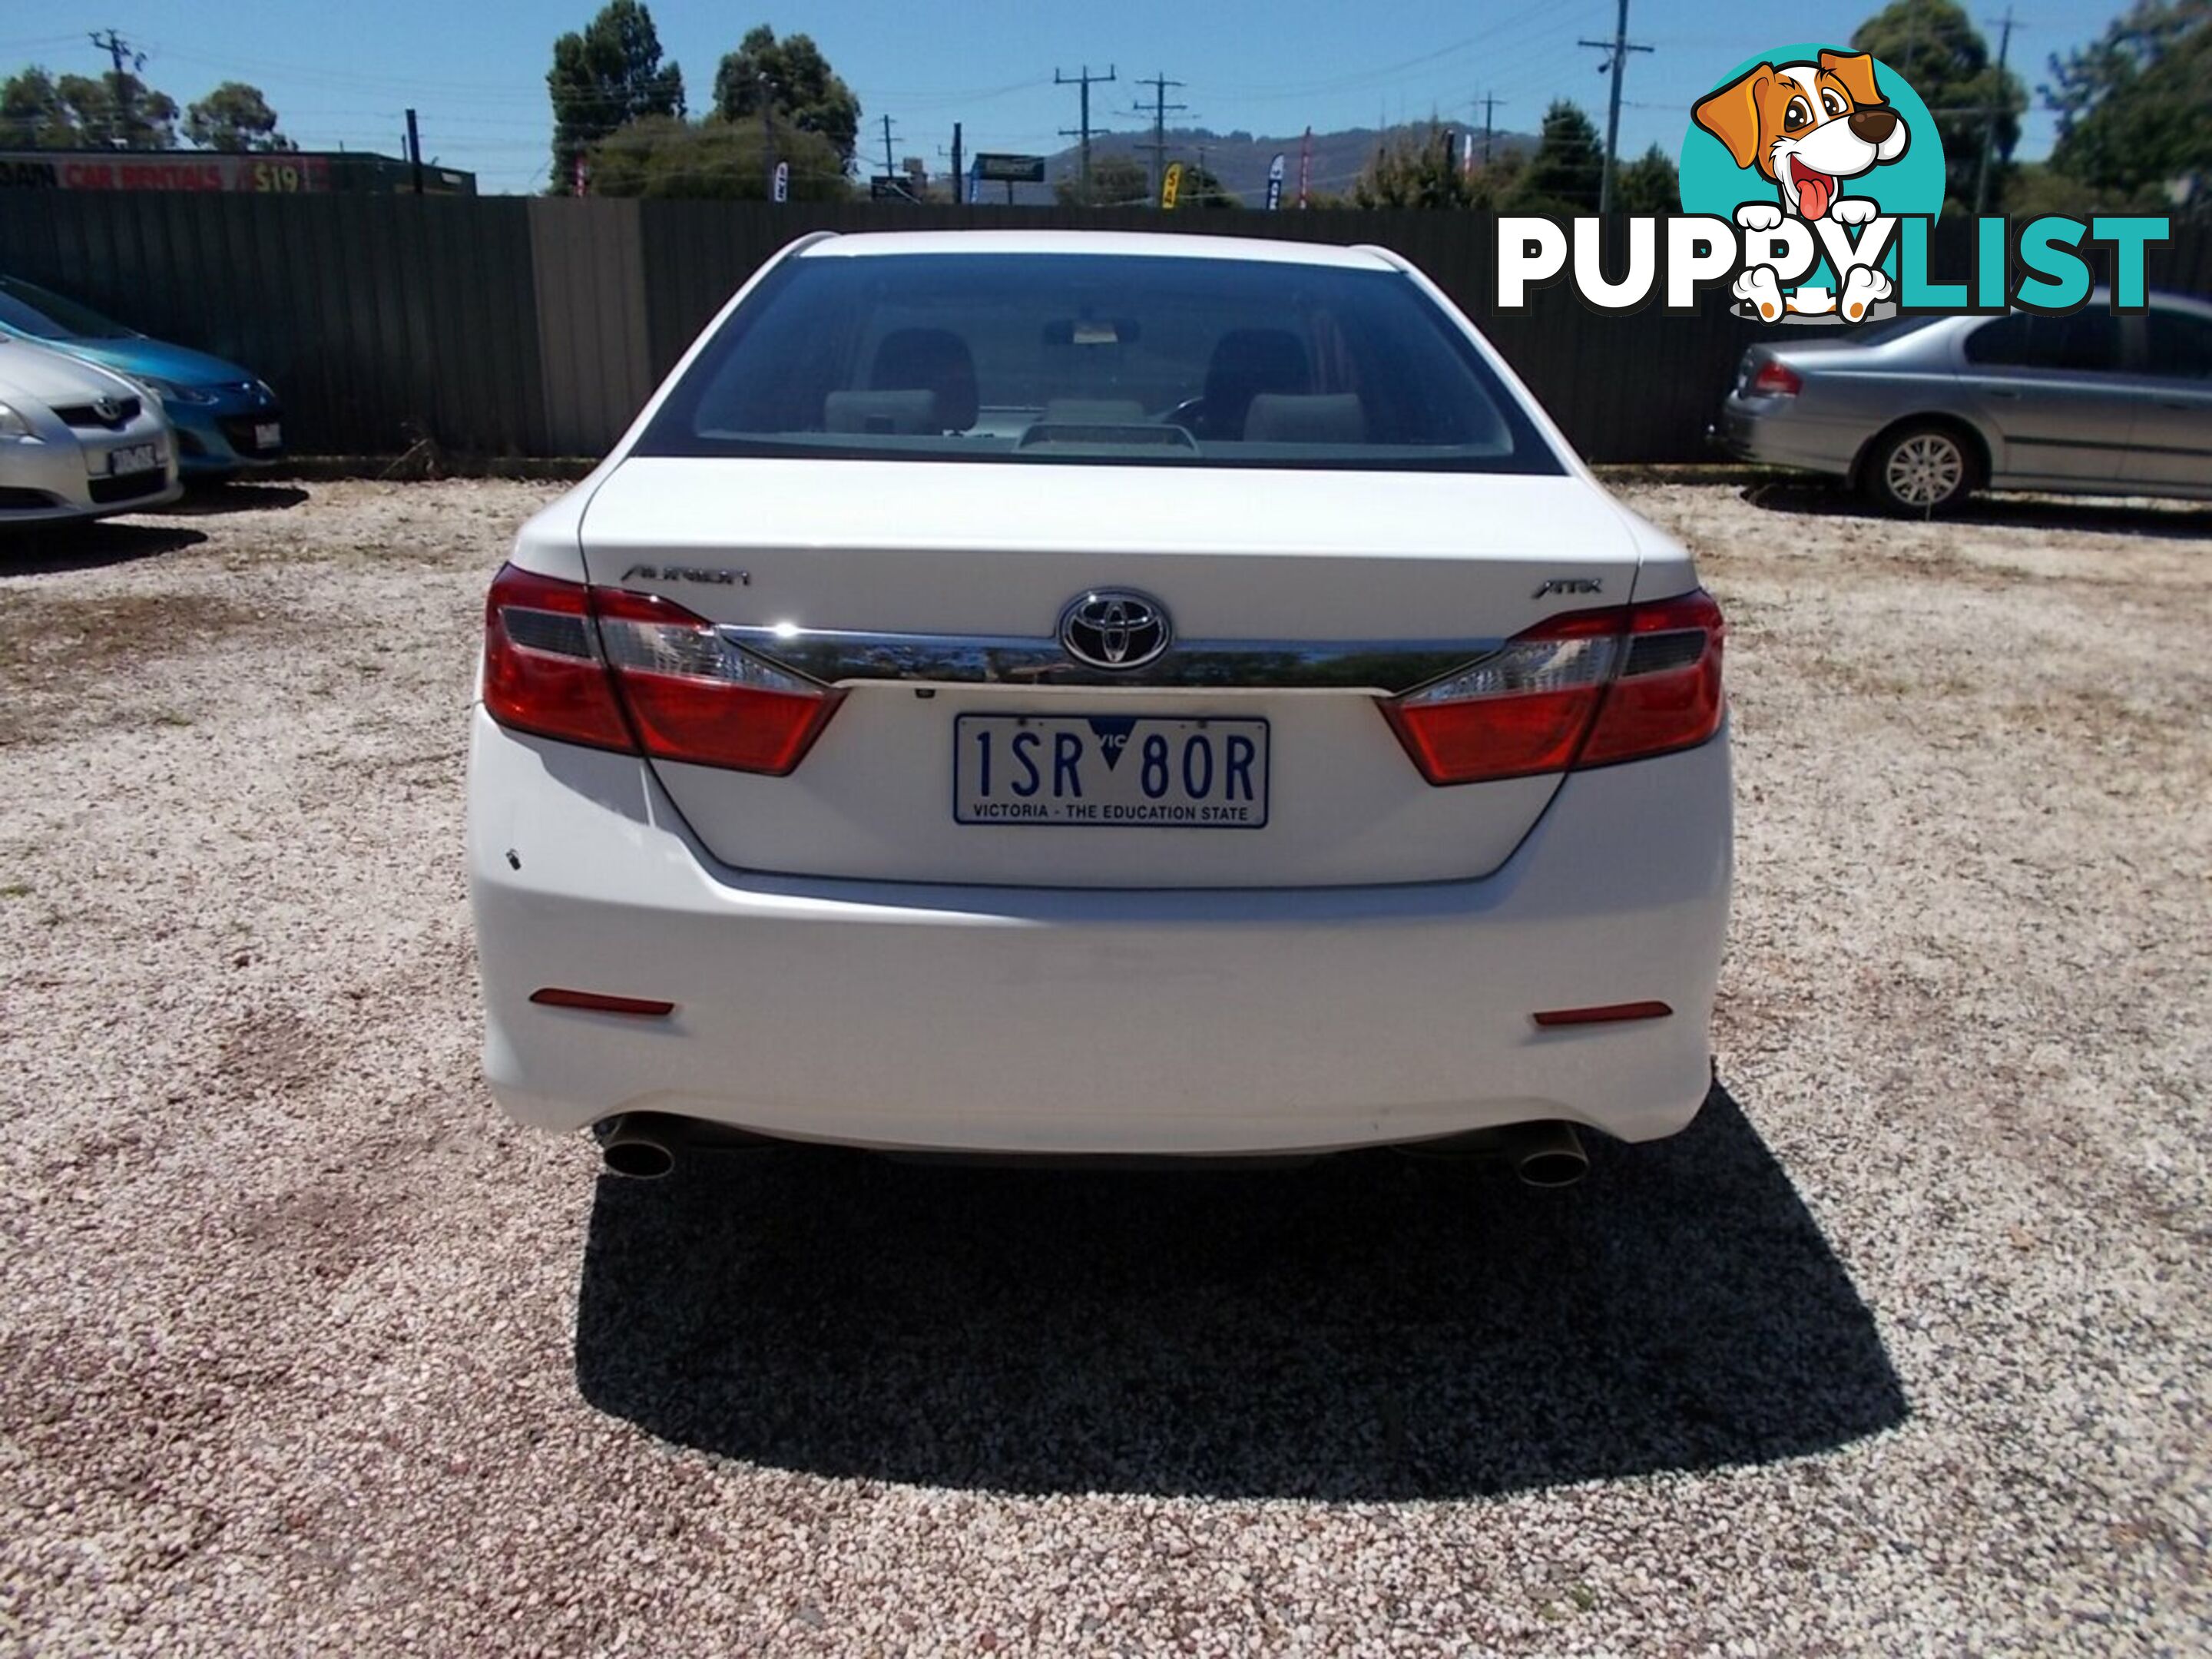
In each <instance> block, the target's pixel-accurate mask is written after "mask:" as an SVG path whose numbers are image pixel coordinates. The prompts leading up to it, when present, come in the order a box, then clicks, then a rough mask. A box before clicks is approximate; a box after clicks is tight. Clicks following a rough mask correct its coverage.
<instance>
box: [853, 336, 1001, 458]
mask: <svg viewBox="0 0 2212 1659" xmlns="http://www.w3.org/2000/svg"><path fill="white" fill-rule="evenodd" d="M868 384H869V386H872V387H873V388H874V389H875V390H876V391H878V392H935V393H936V394H937V423H938V428H939V430H940V431H945V432H965V431H966V430H967V429H968V428H969V427H971V426H973V425H975V416H976V412H977V398H976V393H975V356H974V354H973V353H971V352H970V351H969V349H968V343H967V342H966V341H965V340H963V339H962V338H961V337H959V336H958V335H957V334H955V333H954V332H953V331H951V329H949V328H902V329H899V330H897V331H896V332H894V333H890V334H886V335H884V342H883V343H882V344H881V345H879V346H878V347H877V348H876V364H875V368H874V369H873V371H872V373H871V374H869V376H868Z"/></svg>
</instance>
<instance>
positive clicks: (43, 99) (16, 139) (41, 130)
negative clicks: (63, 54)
mask: <svg viewBox="0 0 2212 1659" xmlns="http://www.w3.org/2000/svg"><path fill="white" fill-rule="evenodd" d="M86 142H87V141H86V138H85V135H84V131H83V129H82V127H81V126H80V125H78V121H77V118H76V111H74V110H72V109H71V108H70V106H68V105H67V104H66V103H64V102H63V101H62V94H61V88H59V87H58V86H56V85H55V84H54V77H53V76H51V75H49V74H48V73H47V72H46V70H42V69H40V68H38V67H36V66H35V65H34V66H33V67H31V68H27V69H24V70H18V71H17V72H16V73H15V74H14V75H11V76H9V77H8V80H7V82H5V84H0V146H4V147H5V148H7V149H82V148H84V145H85V143H86Z"/></svg>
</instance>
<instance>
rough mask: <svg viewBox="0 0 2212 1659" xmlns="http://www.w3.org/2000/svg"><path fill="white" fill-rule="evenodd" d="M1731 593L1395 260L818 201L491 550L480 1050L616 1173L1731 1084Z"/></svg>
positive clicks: (1623, 1123)
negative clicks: (1726, 644)
mask: <svg viewBox="0 0 2212 1659" xmlns="http://www.w3.org/2000/svg"><path fill="white" fill-rule="evenodd" d="M1721 646H1722V624H1721V617H1720V612H1719V610H1718V608H1717V606H1716V605H1714V603H1713V601H1712V600H1711V598H1709V597H1708V596H1707V595H1706V594H1705V592H1703V591H1702V590H1701V589H1700V588H1699V585H1698V578H1697V575H1696V573H1695V572H1694V570H1693V569H1692V566H1691V562H1690V558H1689V556H1688V555H1687V554H1686V552H1685V551H1684V550H1682V548H1681V547H1680V546H1679V545H1677V544H1675V543H1674V542H1673V541H1671V540H1670V539H1668V538H1667V537H1666V536H1665V535H1664V534H1662V533H1661V532H1659V531H1657V530H1656V529H1654V528H1653V527H1652V526H1650V525H1649V524H1647V523H1645V522H1644V520H1641V519H1638V517H1636V516H1635V515H1634V514H1633V513H1630V512H1628V511H1627V510H1626V508H1624V507H1621V506H1620V504H1619V503H1618V502H1616V501H1613V500H1612V499H1611V498H1610V497H1609V496H1608V495H1607V494H1606V492H1605V491H1604V490H1603V489H1601V487H1600V486H1599V485H1598V484H1597V483H1595V481H1594V480H1593V479H1592V478H1591V477H1589V473H1588V472H1587V471H1585V470H1584V469H1583V466H1582V465H1581V464H1580V462H1579V461H1578V460H1577V459H1576V458H1575V456H1574V455H1573V453H1571V450H1570V449H1569V447H1568V446H1567V444H1566V442H1565V440H1564V439H1563V438H1562V437H1561V436H1560V435H1559V432H1558V431H1557V430H1556V429H1555V428H1553V426H1552V424H1551V423H1550V422H1549V421H1547V419H1546V417H1545V416H1544V415H1543V413H1542V411H1541V410H1540V409H1538V407H1537V406H1536V404H1535V403H1534V400H1533V399H1532V398H1530V397H1529V395H1528V392H1527V391H1526V390H1525V389H1524V388H1523V387H1522V386H1521V385H1520V384H1519V382H1518V381H1517V380H1516V379H1515V378H1514V376H1513V374H1512V372H1511V371H1510V369H1509V368H1507V367H1506V366H1505V364H1504V362H1503V361H1502V360H1501V359H1500V358H1499V357H1498V355H1497V354H1496V353H1495V352H1494V351H1493V350H1492V349H1491V347H1490V346H1489V345H1488V344H1487V343H1486V342H1485V341H1484V340H1483V338H1482V337H1481V336H1480V334H1479V333H1478V332H1477V331H1475V330H1474V327H1473V326H1472V325H1470V324H1469V323H1468V321H1467V319H1465V318H1464V317H1463V316H1462V315H1461V314H1460V313H1458V312H1457V311H1456V310H1455V309H1454V308H1453V307H1452V306H1451V305H1450V303H1449V301H1447V300H1446V299H1445V298H1444V297H1443V295H1442V294H1441V293H1439V292H1438V291H1437V289H1436V288H1435V287H1434V286H1433V285H1432V284H1431V283H1429V282H1428V281H1427V280H1426V279H1425V277H1423V276H1421V274H1420V273H1419V271H1417V270H1413V268H1412V267H1411V266H1410V265H1408V264H1407V263H1406V262H1405V261H1404V260H1402V259H1401V258H1398V257H1397V256H1395V254H1392V253H1390V252H1386V251H1384V250H1381V249H1376V248H1354V249H1343V248H1335V247H1328V246H1312V245H1306V244H1292V243H1282V242H1267V241H1259V240H1245V239H1243V238H1234V239H1232V238H1228V237H1222V238H1213V237H1196V236H1164V235H1162V236H1153V235H1138V234H1092V233H1068V232H1038V233H1025V232H1024V233H1011V232H1010V233H997V232H968V233H948V234H903V235H866V236H848V237H836V236H829V235H823V236H817V237H810V238H807V239H805V240H801V241H799V242H798V243H795V244H793V246H791V247H789V248H788V249H787V250H785V252H783V253H781V255H779V256H778V257H777V258H775V259H773V260H771V261H770V262H769V264H768V265H767V266H765V267H764V268H763V270H761V271H760V272H759V273H758V274H757V276H754V278H753V279H752V280H751V281H750V283H748V284H747V285H746V286H745V288H744V289H743V290H742V291H740V292H739V294H738V295H737V297H736V298H735V299H733V300H732V301H731V302H730V304H729V306H728V307H726V309H725V310H724V311H723V312H722V313H721V314H720V316H719V317H717V318H716V319H714V322H713V323H712V324H711V325H709V326H708V329H707V330H706V331H705V332H704V333H703V334H702V336H701V337H700V338H699V340H698V342H697V343H696V344H695V345H694V346H693V347H692V348H691V349H690V353H689V354H688V355H687V356H685V357H684V361H683V362H681V363H679V364H678V367H677V368H676V370H675V372H674V373H673V374H671V376H670V377H669V379H668V381H667V383H666V384H665V385H664V386H662V387H661V388H660V390H659V392H657V393H656V394H655V395H654V397H653V399H652V400H651V402H650V403H648V404H647V406H646V409H645V410H644V412H643V413H642V414H641V416H639V417H638V420H637V422H636V423H635V425H634V426H633V427H632V428H631V429H630V430H629V433H628V434H627V435H625V436H624V437H623V440H622V441H621V442H620V443H619V444H618V445H617V447H616V448H615V450H614V453H612V454H611V455H610V456H609V457H608V458H607V459H606V460H605V463H604V464H602V465H600V466H599V468H598V469H597V470H596V471H594V472H593V473H592V475H591V477H589V478H587V479H586V480H585V481H584V482H583V483H580V484H579V485H578V486H577V487H576V488H575V489H574V490H572V491H571V492H569V494H568V495H566V496H564V497H563V498H562V500H561V501H558V502H556V503H555V504H554V505H553V506H551V507H548V508H547V509H546V510H545V511H544V512H543V513H539V514H538V516H537V517H536V518H534V519H532V520H531V521H530V522H529V523H528V524H527V525H526V526H524V528H523V530H522V532H521V533H520V537H519V538H518V540H517V542H516V544H515V548H514V551H513V557H512V559H511V560H510V561H509V562H508V563H507V566H506V568H503V569H502V570H501V572H500V573H499V574H498V576H497V578H496V579H495V580H494V582H493V584H492V587H491V592H490V597H489V605H488V607H487V611H486V616H485V630H484V651H483V671H482V677H481V684H480V693H481V696H480V702H479V704H478V706H477V709H476V711H475V715H474V736H473V747H472V751H471V763H470V775H469V831H468V842H469V865H470V873H471V898H472V901H473V904H474V908H475V914H476V922H477V946H478V957H479V961H480V963H481V966H482V973H483V995H484V1005H485V1012H486V1020H487V1027H488V1030H487V1041H486V1048H485V1069H486V1073H487V1075H488V1076H489V1079H490V1083H491V1087H492V1091H493V1093H494V1095H495V1097H496V1098H497V1099H498V1100H499V1102H500V1103H501V1104H502V1105H503V1106H504V1107H505V1108H506V1109H507V1110H508V1111H509V1112H510V1113H512V1114H513V1115H515V1116H516V1117H518V1118H520V1119H522V1120H523V1121H527V1122H530V1123H534V1124H538V1125H541V1126H543V1127H548V1128H552V1129H574V1128H580V1127H585V1126H587V1125H590V1126H597V1127H599V1130H600V1133H601V1136H602V1139H603V1140H604V1141H605V1146H606V1149H607V1152H608V1155H609V1163H610V1165H611V1167H613V1168H616V1169H617V1170H623V1171H625V1172H629V1173H654V1172H659V1170H665V1168H667V1167H668V1164H669V1161H670V1158H671V1155H672V1152H674V1150H675V1149H676V1148H677V1146H678V1144H679V1143H681V1142H684V1141H685V1140H689V1139H702V1138H715V1139H725V1140H727V1139H744V1138H748V1137H755V1136H758V1137H768V1138H771V1139H797V1140H812V1141H827V1142H836V1143H842V1144H845V1145H850V1146H865V1147H873V1148H883V1149H893V1150H901V1151H927V1152H961V1153H982V1154H994V1155H999V1154H1012V1155H1020V1154H1049V1155H1060V1156H1071V1155H1072V1156H1085V1155H1100V1156H1127V1155H1152V1156H1159V1155H1165V1156H1169V1157H1177V1156H1181V1157H1194V1156H1207V1157H1220V1156H1229V1155H1267V1154H1277V1155H1281V1154H1297V1153H1308V1152H1320V1151H1328V1150H1334V1149H1339V1148H1349V1147H1355V1146H1375V1145H1409V1144H1415V1143H1420V1144H1425V1145H1427V1146H1432V1147H1436V1148H1440V1149H1443V1148H1449V1149H1458V1148H1479V1147H1488V1146H1496V1147H1500V1148H1502V1149H1503V1150H1504V1151H1506V1152H1509V1153H1510V1154H1511V1155H1512V1156H1513V1157H1514V1158H1515V1159H1516V1162H1517V1163H1519V1164H1521V1165H1522V1169H1523V1171H1524V1173H1526V1174H1528V1176H1531V1177H1532V1178H1536V1179H1544V1180H1558V1179H1565V1178H1569V1177H1571V1176H1573V1175H1574V1174H1576V1173H1578V1172H1579V1170H1580V1169H1581V1167H1582V1154H1581V1152H1580V1150H1579V1146H1578V1144H1577V1139H1576V1137H1575V1134H1574V1127H1575V1126H1580V1127H1584V1128H1590V1129H1595V1130H1599V1131H1602V1132H1604V1133H1607V1134H1609V1135H1613V1136H1615V1137H1618V1138H1620V1139H1626V1140H1644V1139H1653V1138H1656V1137H1658V1136H1662V1135H1666V1134H1670V1133H1674V1132H1675V1131H1676V1130H1679V1129H1680V1128H1682V1127H1684V1126H1685V1125H1686V1124H1687V1123H1688V1122H1689V1121H1690V1120H1691V1118H1692V1116H1693V1115H1695V1113H1696V1112H1697V1110H1698V1108H1699V1103H1701V1102H1702V1101H1703V1099H1704V1098H1705V1094H1706V1091H1707V1088H1708V1085H1709V1081H1710V1073H1709V1048H1708V1028H1709V1024H1710V1020H1711V1009H1712V1000H1713V991H1714V984H1715V981H1716V978H1717V973H1718V968H1719V962H1720V955H1721V946H1722V938H1723V932H1724V930H1725V927H1726V922H1727V913H1728V901H1729V873H1730V803H1729V755H1728V744H1727V740H1726V720H1725V717H1724V715H1725V711H1724V704H1723V696H1722V690H1721Z"/></svg>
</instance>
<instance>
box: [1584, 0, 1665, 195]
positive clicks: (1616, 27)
mask: <svg viewBox="0 0 2212 1659" xmlns="http://www.w3.org/2000/svg"><path fill="white" fill-rule="evenodd" d="M1577 44H1578V45H1581V46H1594V47H1595V48H1596V49H1597V50H1598V51H1600V52H1603V53H1605V55H1606V56H1605V62H1604V63H1602V64H1599V65H1598V71H1597V72H1598V73H1599V74H1600V75H1610V76H1612V77H1613V96H1612V98H1611V99H1610V100H1608V102H1607V108H1606V115H1605V174H1604V176H1603V177H1602V178H1601V179H1599V180H1598V186H1597V210H1598V216H1599V217H1600V218H1603V217H1604V216H1606V215H1607V214H1608V213H1610V212H1612V211H1613V161H1614V160H1615V156H1614V149H1615V147H1616V146H1617V145H1618V144H1619V143H1620V82H1621V71H1622V70H1626V68H1627V67H1628V54H1629V53H1630V52H1649V51H1650V50H1651V48H1650V47H1649V46H1638V45H1637V44H1636V43H1635V42H1634V41H1633V40H1630V39H1629V38H1628V0H1620V18H1619V21H1616V22H1615V23H1614V24H1613V39H1612V40H1583V41H1580V42H1578V43H1577Z"/></svg>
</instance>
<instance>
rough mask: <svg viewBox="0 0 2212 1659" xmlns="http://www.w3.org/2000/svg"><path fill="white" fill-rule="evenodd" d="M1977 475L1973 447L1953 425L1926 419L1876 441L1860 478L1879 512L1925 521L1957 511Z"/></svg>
mask: <svg viewBox="0 0 2212 1659" xmlns="http://www.w3.org/2000/svg"><path fill="white" fill-rule="evenodd" d="M1980 473H1981V469H1980V465H1979V463H1978V460H1977V459H1976V457H1975V454H1974V450H1973V446H1972V443H1970V442H1969V441H1967V439H1966V436H1965V435H1963V434H1962V433H1960V431H1959V429H1958V428H1956V427H1954V426H1947V425H1945V424H1943V423H1942V422H1936V421H1927V422H1917V423H1915V424H1912V425H1908V426H1901V427H1899V428H1897V429H1896V430H1894V431H1893V432H1887V433H1884V434H1883V435H1881V437H1880V438H1878V439H1876V440H1875V443H1874V447H1872V448H1871V449H1870V450H1869V451H1868V452H1867V458H1866V462H1865V465H1863V467H1862V469H1861V475H1860V477H1861V484H1862V486H1863V489H1865V491H1866V493H1867V495H1869V497H1871V498H1872V500H1873V501H1874V503H1875V506H1876V507H1880V508H1881V509H1882V511H1883V512H1885V513H1896V514H1898V515H1899V516H1900V517H1904V518H1912V519H1925V518H1933V517H1934V516H1936V514H1937V513H1948V512H1951V511H1952V510H1954V508H1956V507H1958V506H1959V504H1960V502H1961V501H1965V500H1966V497H1967V496H1969V495H1972V494H1973V492H1974V489H1975V486H1976V485H1977V484H1978V483H1980V482H1981V477H1980Z"/></svg>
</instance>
